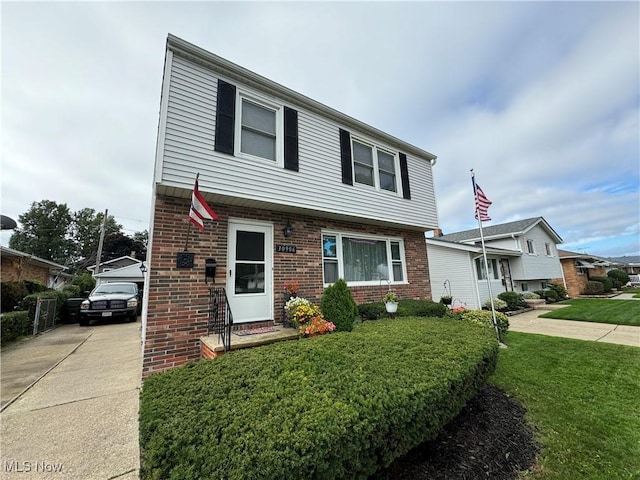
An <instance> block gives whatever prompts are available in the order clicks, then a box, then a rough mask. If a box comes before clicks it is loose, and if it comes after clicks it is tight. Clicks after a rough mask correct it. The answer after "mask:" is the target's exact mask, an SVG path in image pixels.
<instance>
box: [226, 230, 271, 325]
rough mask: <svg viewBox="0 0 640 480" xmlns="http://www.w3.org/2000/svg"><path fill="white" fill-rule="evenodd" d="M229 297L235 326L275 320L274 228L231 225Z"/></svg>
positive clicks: (228, 256)
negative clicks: (273, 275) (236, 324)
mask: <svg viewBox="0 0 640 480" xmlns="http://www.w3.org/2000/svg"><path fill="white" fill-rule="evenodd" d="M228 238H229V242H228V247H227V248H228V249H229V250H228V254H227V258H228V259H229V262H228V263H229V268H228V272H227V297H228V299H229V305H230V307H231V312H232V314H233V321H234V323H242V322H256V321H260V320H272V319H273V281H272V264H273V227H272V225H270V224H265V223H240V222H239V221H238V222H235V221H231V222H229V237H228Z"/></svg>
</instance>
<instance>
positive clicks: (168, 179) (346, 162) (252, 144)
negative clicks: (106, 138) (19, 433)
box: [143, 35, 438, 375]
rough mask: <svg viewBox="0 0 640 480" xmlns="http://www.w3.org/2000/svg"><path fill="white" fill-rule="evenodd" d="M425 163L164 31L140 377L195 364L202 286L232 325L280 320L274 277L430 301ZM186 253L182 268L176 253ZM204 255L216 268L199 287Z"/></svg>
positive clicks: (303, 291) (413, 150)
mask: <svg viewBox="0 0 640 480" xmlns="http://www.w3.org/2000/svg"><path fill="white" fill-rule="evenodd" d="M292 67H293V65H292ZM372 101H375V100H372ZM435 161H436V157H435V156H434V155H432V154H431V153H429V152H426V151H424V150H422V149H420V148H418V147H415V146H413V145H410V144H408V143H406V142H404V141H402V140H399V139H397V138H395V137H393V136H391V135H389V134H386V133H384V132H382V131H380V130H377V129H375V128H373V127H371V126H369V125H367V124H365V123H363V122H360V121H358V120H356V119H354V118H351V117H350V116H348V115H345V114H344V113H341V112H339V111H336V110H334V109H332V108H330V107H327V106H325V105H323V104H321V103H319V102H317V101H314V100H312V99H310V98H307V97H306V96H304V95H301V94H299V93H297V92H294V91H292V90H290V89H288V88H286V87H284V86H282V85H279V84H277V83H275V82H273V81H271V80H269V79H267V78H264V77H262V76H260V75H257V74H256V73H253V72H251V71H249V70H247V69H245V68H242V67H240V66H238V65H235V64H233V63H231V62H229V61H227V60H225V59H223V58H220V57H218V56H216V55H214V54H212V53H209V52H207V51H205V50H203V49H201V48H198V47H196V46H194V45H192V44H190V43H187V42H185V41H184V40H181V39H180V38H177V37H175V36H172V35H169V37H168V40H167V47H166V58H165V69H164V79H163V83H162V95H161V104H160V121H159V127H158V141H157V153H156V163H155V172H154V179H153V206H152V217H153V218H152V222H151V227H150V229H151V233H150V254H149V259H148V263H149V266H148V268H149V270H148V282H147V287H146V289H147V292H146V293H147V294H146V295H145V297H146V298H147V299H148V304H147V305H146V306H145V309H144V312H143V315H144V317H145V319H143V325H144V330H145V338H144V367H143V369H144V375H148V374H150V373H152V372H155V371H159V370H163V369H166V368H171V367H173V366H176V365H180V364H182V363H184V362H186V361H189V360H194V359H197V358H199V352H200V349H199V348H200V345H199V342H200V338H201V337H202V336H203V335H206V328H207V309H208V303H207V302H208V288H209V287H211V285H214V284H215V285H217V286H221V287H225V288H226V294H227V297H228V301H229V305H230V307H231V310H232V313H233V320H234V324H235V325H236V326H237V327H242V326H246V325H252V326H263V325H269V324H271V325H273V323H274V322H277V321H280V319H281V318H282V311H283V307H284V300H285V297H284V284H285V283H286V282H297V283H298V284H299V286H300V291H299V295H300V296H303V297H305V298H308V299H310V300H313V301H316V302H318V301H319V300H320V298H321V296H322V293H323V290H324V288H326V287H327V286H328V285H331V284H332V283H333V282H335V281H336V280H337V279H338V278H344V279H345V280H346V282H347V284H348V285H349V287H350V289H351V292H352V294H353V296H354V298H355V300H356V301H357V302H368V301H379V300H381V299H382V296H383V294H384V292H385V291H386V290H387V289H388V288H389V285H391V286H392V288H393V289H394V291H396V292H397V293H398V294H399V295H400V296H401V297H405V298H419V299H429V298H431V292H430V284H429V270H428V266H427V254H426V245H425V241H424V238H425V237H424V232H425V231H429V230H433V229H435V228H436V227H437V225H438V219H437V211H436V203H435V194H434V186H433V172H432V168H433V165H434V164H435ZM196 174H199V191H200V193H201V194H202V195H203V196H204V197H205V199H206V201H207V203H208V204H209V205H210V206H211V207H212V208H213V209H214V210H215V213H216V214H217V216H218V220H217V221H208V220H205V231H204V232H201V231H199V230H197V229H192V230H191V233H190V234H189V237H188V238H187V231H188V213H189V208H190V199H191V195H192V189H193V187H194V179H195V178H196ZM184 250H187V251H188V252H189V253H190V254H192V255H193V266H190V265H189V264H188V262H187V263H186V264H184V263H183V264H181V263H180V261H179V260H178V258H177V257H178V254H179V253H180V252H183V251H184ZM207 259H210V260H211V259H215V262H216V264H217V270H216V274H215V278H214V279H213V282H209V283H205V262H206V260H207ZM210 263H211V262H210Z"/></svg>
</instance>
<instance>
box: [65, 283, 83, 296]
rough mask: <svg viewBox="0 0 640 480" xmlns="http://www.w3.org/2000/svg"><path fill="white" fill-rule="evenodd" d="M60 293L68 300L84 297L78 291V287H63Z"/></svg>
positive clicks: (79, 290)
mask: <svg viewBox="0 0 640 480" xmlns="http://www.w3.org/2000/svg"><path fill="white" fill-rule="evenodd" d="M62 292H63V293H64V294H65V295H67V296H68V297H69V298H71V297H84V292H83V291H82V290H81V289H80V287H79V286H78V285H73V284H72V285H65V286H64V287H63V288H62Z"/></svg>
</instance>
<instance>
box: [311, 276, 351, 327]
mask: <svg viewBox="0 0 640 480" xmlns="http://www.w3.org/2000/svg"><path fill="white" fill-rule="evenodd" d="M320 310H322V316H323V317H324V318H325V320H326V321H328V322H332V323H333V324H334V325H335V326H336V331H337V332H350V331H351V330H353V322H354V321H355V320H356V318H357V317H358V307H357V306H356V302H355V301H354V300H353V297H352V296H351V290H349V287H347V282H345V281H344V280H343V279H342V278H339V279H338V281H337V282H335V283H334V284H333V285H330V286H329V287H327V288H326V289H325V291H324V293H323V294H322V298H321V299H320Z"/></svg>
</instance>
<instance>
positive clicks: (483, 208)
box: [473, 181, 492, 222]
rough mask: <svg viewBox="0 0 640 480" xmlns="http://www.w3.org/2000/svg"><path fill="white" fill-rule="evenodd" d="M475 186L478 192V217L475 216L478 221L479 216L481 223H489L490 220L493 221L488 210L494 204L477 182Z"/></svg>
mask: <svg viewBox="0 0 640 480" xmlns="http://www.w3.org/2000/svg"><path fill="white" fill-rule="evenodd" d="M473 186H474V188H475V191H476V215H475V217H476V220H477V219H478V214H479V215H480V221H481V222H488V221H489V220H491V217H489V214H488V213H487V209H488V208H489V206H490V205H491V203H492V202H491V201H490V200H489V199H488V198H487V196H486V195H485V194H484V192H483V191H482V189H481V188H480V185H478V184H477V183H475V181H474V183H473Z"/></svg>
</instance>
